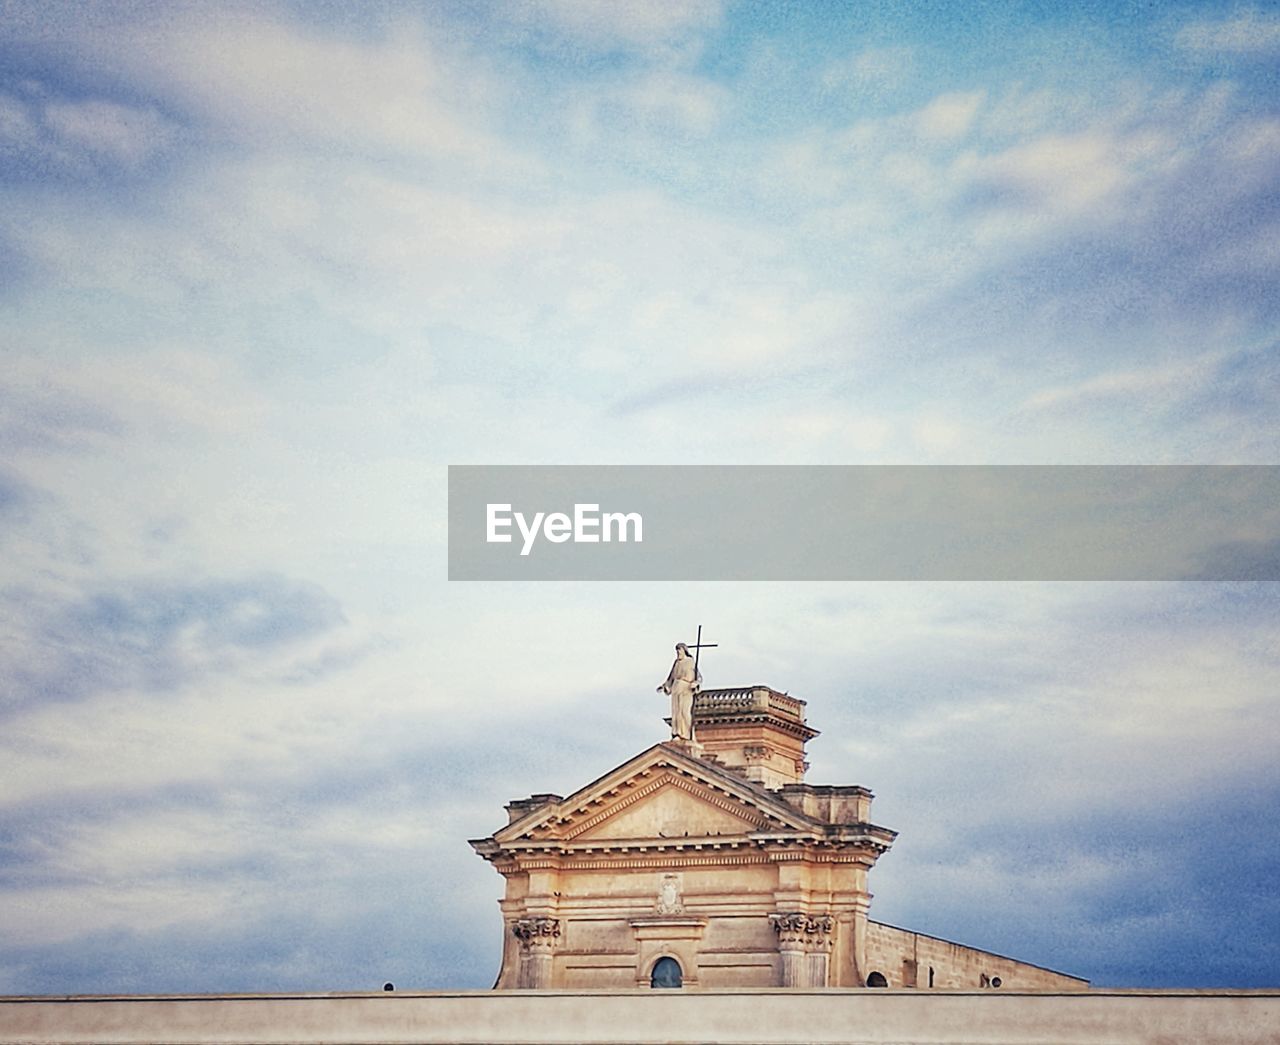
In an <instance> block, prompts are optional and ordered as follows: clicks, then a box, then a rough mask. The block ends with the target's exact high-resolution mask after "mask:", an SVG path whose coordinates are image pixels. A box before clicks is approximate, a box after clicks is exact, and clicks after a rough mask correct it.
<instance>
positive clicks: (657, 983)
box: [649, 958, 684, 988]
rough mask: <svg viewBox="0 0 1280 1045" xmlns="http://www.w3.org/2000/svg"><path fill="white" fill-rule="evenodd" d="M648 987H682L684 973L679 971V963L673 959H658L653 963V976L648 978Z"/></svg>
mask: <svg viewBox="0 0 1280 1045" xmlns="http://www.w3.org/2000/svg"><path fill="white" fill-rule="evenodd" d="M649 986H650V987H655V988H663V987H682V986H684V973H682V972H681V971H680V963H679V962H678V961H676V960H675V959H674V958H659V959H658V960H657V961H656V962H654V963H653V975H652V976H651V977H650V978H649Z"/></svg>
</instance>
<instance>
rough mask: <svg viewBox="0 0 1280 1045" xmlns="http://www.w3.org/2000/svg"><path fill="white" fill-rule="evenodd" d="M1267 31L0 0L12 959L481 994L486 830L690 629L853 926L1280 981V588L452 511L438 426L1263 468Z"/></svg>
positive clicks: (631, 720) (835, 457) (1, 743)
mask: <svg viewBox="0 0 1280 1045" xmlns="http://www.w3.org/2000/svg"><path fill="white" fill-rule="evenodd" d="M1278 78H1280V13H1277V11H1276V9H1275V8H1274V7H1269V6H1259V7H1255V6H1248V5H1234V4H1223V5H1213V4H1205V3H1195V4H1162V3H1141V4H1138V3H1114V4H1105V3H1083V4H1075V5H1059V4H1013V3H1010V4H993V3H965V4H958V3H957V4H943V3H923V2H922V3H917V4H909V3H894V4H890V3H875V2H867V3H859V4H836V3H817V2H815V3H805V4H789V3H747V2H743V3H725V4H721V3H717V2H714V0H670V2H664V3H662V4H653V5H648V4H632V3H626V2H619V3H611V4H605V3H601V2H597V0H522V2H516V0H513V2H511V3H506V4H473V3H448V2H441V3H432V4H407V3H367V4H360V5H346V4H339V3H306V4H304V3H287V2H274V3H273V2H260V3H253V4H245V5H239V4H235V3H219V4H188V3H181V2H173V3H168V2H166V3H142V2H139V3H115V4H108V3H92V4H79V3H58V2H49V0H45V2H40V3H29V2H27V0H0V315H2V323H3V326H2V327H0V329H2V330H3V341H2V345H3V347H2V349H0V351H2V352H3V366H2V367H0V722H2V726H0V926H2V927H3V930H2V931H0V993H4V994H46V993H57V994H64V993H111V992H173V991H181V992H187V991H199V992H205V991H210V992H216V991H243V990H266V991H299V990H304V991H326V990H365V989H379V988H380V987H381V985H382V984H383V983H384V982H386V981H392V982H394V983H395V984H396V985H397V986H398V987H403V988H487V987H488V986H490V985H491V984H492V982H493V978H494V976H495V975H496V972H497V968H498V961H499V956H500V951H501V934H502V925H501V918H500V915H499V912H498V908H497V904H496V900H497V899H498V897H499V896H500V895H501V892H502V880H501V878H500V877H499V876H498V875H497V874H496V873H495V872H494V871H493V870H492V869H491V868H490V867H489V866H488V865H486V864H485V863H484V862H483V861H481V860H480V859H479V858H478V857H476V856H475V855H474V853H473V852H472V851H471V849H470V848H469V846H468V845H467V842H466V840H467V839H469V838H478V837H483V836H485V835H488V834H491V833H492V832H493V831H494V830H496V829H497V828H498V827H500V826H501V825H502V824H503V822H504V821H505V814H504V812H503V808H502V807H503V805H504V803H506V802H508V801H509V800H511V799H512V798H516V797H520V796H524V795H528V794H530V793H533V792H548V791H550V792H558V793H561V794H568V793H570V792H572V791H573V790H575V789H576V788H577V787H579V786H581V785H583V784H585V783H587V782H589V781H591V780H593V779H594V778H596V777H597V776H599V775H601V774H602V773H604V772H606V771H607V770H609V769H610V768H612V767H613V766H614V765H616V764H618V763H620V762H622V761H624V760H625V759H626V758H628V757H630V756H631V755H633V754H636V753H637V752H639V751H642V750H644V749H645V748H647V747H649V746H650V745H651V744H653V743H656V742H658V741H660V740H662V739H664V738H665V736H666V727H665V725H664V724H663V721H662V716H663V715H664V714H665V713H666V710H667V709H666V706H665V698H663V697H661V696H660V695H658V694H655V693H654V687H655V685H656V684H657V683H658V682H660V681H661V680H662V679H663V678H664V677H665V675H666V672H667V669H668V667H669V663H670V657H671V652H670V651H671V647H672V644H673V643H674V642H675V641H678V640H691V639H692V637H693V633H694V630H695V629H696V627H697V625H698V624H702V625H703V626H704V627H705V629H706V639H707V641H711V642H718V643H719V646H718V648H717V649H715V650H711V651H708V654H707V656H706V657H705V658H704V660H703V664H702V667H703V674H704V676H705V679H706V684H707V685H708V686H734V685H747V684H756V683H762V684H768V685H772V686H774V687H776V688H778V689H781V690H788V691H790V692H791V693H792V694H793V695H796V696H799V697H801V698H803V699H805V700H807V701H808V712H809V720H810V723H811V724H812V725H813V726H815V727H816V728H818V729H820V730H821V731H822V735H821V736H820V737H818V738H817V739H816V740H814V741H813V742H812V743H811V744H810V745H809V752H810V761H811V763H812V769H811V770H810V773H809V780H810V781H812V782H815V783H834V784H861V785H864V786H866V787H869V788H871V789H872V790H873V791H874V792H875V793H876V794H877V796H878V797H877V799H876V801H875V804H874V805H873V819H875V821H876V822H877V823H880V824H883V825H885V826H887V827H890V828H893V829H895V830H897V831H899V832H900V835H899V838H898V840H897V842H896V843H895V845H894V847H893V849H892V850H891V851H890V852H889V853H888V854H887V855H885V856H884V857H883V858H882V859H881V861H880V863H879V864H878V865H877V867H876V869H875V870H874V871H873V872H872V875H871V888H872V891H873V892H874V894H875V900H874V901H873V903H872V909H871V916H872V917H873V918H877V919H879V920H882V921H887V922H890V923H892V924H895V925H900V926H905V927H907V928H910V929H914V930H918V931H922V932H926V933H930V934H932V935H936V936H941V937H944V938H947V939H953V940H957V941H960V942H962V943H965V944H968V945H971V946H976V947H981V948H985V949H988V950H992V951H996V952H998V953H1002V954H1007V955H1011V956H1013V957H1016V958H1019V959H1023V960H1026V961H1031V962H1035V963H1037V964H1040V965H1045V966H1049V967H1051V968H1055V969H1060V970H1063V971H1065V972H1069V973H1072V974H1074V975H1078V976H1084V977H1087V978H1089V979H1090V980H1092V981H1093V982H1094V983H1095V984H1097V985H1099V986H1142V987H1147V986H1151V987H1174V986H1204V987H1259V986H1271V987H1274V986H1277V985H1280V899H1278V897H1277V893H1276V889H1275V882H1276V877H1277V871H1278V870H1280V868H1277V863H1278V862H1280V861H1278V859H1277V855H1276V854H1277V853H1280V821H1277V819H1276V817H1275V816H1274V810H1275V809H1276V808H1277V804H1278V803H1280V768H1278V767H1280V759H1278V758H1277V757H1276V756H1277V740H1278V738H1280V709H1278V707H1277V679H1278V678H1280V674H1278V672H1277V668H1278V667H1280V641H1277V640H1278V638H1280V627H1278V625H1280V593H1278V591H1277V587H1276V585H1273V584H1266V583H1258V584H1243V583H1240V584H1226V583H1221V584H1220V583H1208V582H1200V583H1185V584H1182V583H1151V584H1136V583H1131V584H1122V583H1081V584H1048V583H1044V584H1033V583H988V584H980V583H964V584H942V583H938V584H926V583H910V584H908V583H902V584H893V583H881V584H835V583H795V584H785V583H736V584H727V583H720V584H714V583H693V582H690V583H688V584H683V585H681V584H661V583H627V584H623V583H594V584H592V583H577V584H574V583H552V582H546V583H526V584H518V583H511V584H498V583H460V582H453V583H450V582H449V581H448V580H447V570H446V551H447V548H446V533H445V526H446V475H447V473H446V469H447V466H448V465H450V464H605V465H608V464H619V465H621V464H1043V465H1053V464H1167V463H1183V464H1275V463H1280V460H1278V457H1280V425H1278V424H1277V423H1276V418H1277V416H1278V411H1280V355H1278V351H1277V350H1278V348H1280V293H1277V276H1278V275H1280V247H1278V245H1280V79H1278ZM796 510H809V507H808V506H800V507H797V509H796ZM725 525H726V526H731V525H732V520H731V519H726V521H725ZM1153 539H1158V535H1157V537H1156V538H1153Z"/></svg>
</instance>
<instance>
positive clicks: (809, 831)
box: [471, 661, 1088, 990]
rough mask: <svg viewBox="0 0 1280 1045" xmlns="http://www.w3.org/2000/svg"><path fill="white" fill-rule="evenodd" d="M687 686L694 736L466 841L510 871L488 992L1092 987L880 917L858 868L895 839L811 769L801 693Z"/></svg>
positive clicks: (867, 795)
mask: <svg viewBox="0 0 1280 1045" xmlns="http://www.w3.org/2000/svg"><path fill="white" fill-rule="evenodd" d="M679 663H680V662H679V661H677V664H679ZM675 670H676V669H673V673H674V672H675ZM668 681H669V683H670V681H671V680H668ZM696 681H700V679H699V680H696ZM692 689H693V691H694V693H693V697H692V715H691V719H692V728H688V727H686V729H685V732H686V733H687V734H689V735H686V736H675V737H673V738H672V740H670V741H669V742H666V743H661V744H655V745H654V746H653V747H651V748H649V749H648V750H646V751H642V752H640V753H639V754H638V755H636V756H635V757H633V758H631V759H629V760H628V761H626V762H624V763H623V764H622V765H620V766H618V767H616V768H615V769H613V770H611V771H610V772H608V773H606V774H605V775H604V776H602V777H600V778H598V779H597V780H594V781H592V782H591V783H589V784H587V785H586V786H585V787H583V788H581V789H579V790H578V791H576V792H574V793H573V794H572V795H569V796H567V797H562V796H560V795H553V794H535V795H532V796H531V797H529V798H524V799H518V800H515V801H512V802H511V803H509V804H508V806H507V812H508V823H507V825H506V826H505V827H503V828H501V829H500V830H498V831H496V832H495V833H494V834H493V835H491V836H490V837H488V838H484V839H477V840H474V841H472V843H471V845H472V846H473V847H474V848H475V850H476V852H477V853H478V854H479V855H480V856H481V857H483V858H484V859H485V860H487V861H489V862H490V863H491V864H492V865H493V867H494V868H495V870H497V871H498V873H500V874H501V875H502V876H503V877H504V879H505V880H506V892H505V896H504V898H503V899H502V901H501V909H502V915H503V922H504V946H503V953H502V965H501V969H500V971H499V974H498V979H497V983H496V984H495V986H496V987H497V988H498V989H600V990H617V989H626V988H636V987H685V988H704V989H715V988H732V987H792V988H810V989H811V988H822V987H898V988H904V987H905V988H917V989H925V990H927V989H930V988H933V989H947V988H951V989H974V988H980V987H989V988H993V989H999V988H1001V987H1007V988H1013V989H1017V990H1064V989H1065V990H1078V989H1083V988H1085V987H1087V986H1088V984H1087V982H1086V981H1084V980H1081V979H1079V978H1077V977H1073V976H1068V975H1066V974H1063V973H1057V972H1052V971H1050V970H1047V969H1042V968H1039V967H1037V966H1034V965H1030V964H1027V963H1024V962H1018V961H1014V960H1013V959H1009V958H1004V957H1001V956H999V955H995V954H990V953H988V952H985V951H980V950H976V949H974V948H969V947H964V946H962V945H960V944H956V943H951V942H949V941H946V940H941V939H938V938H935V937H931V936H927V935H924V934H921V933H914V932H910V931H908V930H905V929H899V928H896V927H894V926H889V925H884V924H881V923H878V922H875V921H872V920H871V919H870V918H869V911H870V904H871V893H870V891H869V889H868V874H869V872H870V871H871V869H872V867H874V866H875V863H876V861H877V860H878V859H879V857H880V856H881V855H882V854H884V853H885V852H886V851H887V850H888V849H889V847H890V846H891V845H892V844H893V841H894V838H895V837H896V835H895V832H893V831H891V830H889V829H888V828H885V827H881V826H878V825H876V824H875V823H873V822H872V820H871V802H872V794H871V792H870V791H868V790H867V789H866V788H864V787H861V786H857V785H843V786H832V785H815V784H810V783H807V782H806V781H805V772H806V770H807V769H808V764H807V763H806V761H805V745H806V744H807V743H808V741H809V740H811V739H812V738H813V737H815V736H816V735H817V731H816V730H814V729H812V728H810V727H809V726H808V724H807V723H806V721H805V702H804V701H802V700H798V699H796V698H795V697H791V696H789V695H787V694H784V693H779V692H777V691H776V690H774V689H771V688H770V687H768V686H750V687H745V688H738V689H714V690H704V691H701V692H697V688H696V684H695V685H694V686H693V687H692ZM668 691H669V690H668ZM677 699H678V694H673V718H672V722H673V728H674V727H675V726H676V724H677V723H679V722H680V721H681V720H682V719H683V720H686V721H687V720H688V717H689V716H688V715H687V714H686V715H681V714H680V712H679V709H678V707H677ZM685 699H686V700H687V699H688V696H687V695H686V696H685Z"/></svg>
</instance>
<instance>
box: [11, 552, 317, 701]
mask: <svg viewBox="0 0 1280 1045" xmlns="http://www.w3.org/2000/svg"><path fill="white" fill-rule="evenodd" d="M7 601H8V603H9V605H10V606H11V607H14V608H15V609H20V612H18V613H17V614H16V616H15V618H14V620H15V621H16V620H21V621H22V622H23V624H22V625H21V626H17V625H11V626H10V628H9V629H8V630H7V631H8V633H7V634H6V635H5V636H4V638H5V646H6V647H8V649H7V654H6V657H5V660H6V665H5V669H4V671H5V675H6V677H7V678H8V680H9V681H8V686H7V690H8V699H7V701H6V705H7V707H6V708H5V710H6V711H8V712H10V713H12V712H13V711H15V710H17V709H20V708H23V707H29V706H31V705H33V704H38V703H43V702H46V701H54V702H63V701H76V700H83V699H85V698H86V697H88V696H91V695H93V694H97V693H103V692H111V691H119V690H124V691H132V692H137V691H143V692H147V691H150V692H153V693H154V692H164V691H167V690H174V689H180V688H182V687H183V686H185V685H187V684H188V683H189V682H191V681H192V680H193V679H195V678H197V677H199V676H200V675H203V674H206V673H208V672H219V671H227V670H229V669H231V668H232V667H233V666H234V665H235V664H236V662H237V661H238V660H240V659H242V658H243V657H244V656H246V655H249V654H256V653H257V652H258V651H262V650H271V649H273V648H276V647H280V646H285V645H288V644H290V643H294V642H297V641H298V640H300V639H304V638H309V637H311V636H314V635H316V634H318V633H320V632H322V631H325V630H328V629H330V628H333V627H335V626H336V625H338V624H339V623H341V622H342V615H341V613H340V611H339V610H338V607H337V605H336V603H334V601H333V600H332V599H330V598H329V597H328V596H326V595H324V594H323V593H322V592H319V591H316V590H314V589H313V588H310V587H308V586H305V585H300V584H297V583H294V582H289V581H287V580H285V579H284V578H281V577H272V576H263V577H259V578H253V579H249V580H243V581H208V582H204V583H198V584H189V583H188V584H182V583H176V582H167V583H162V582H133V583H130V584H127V585H125V586H123V587H121V588H118V589H115V590H111V589H107V590H102V591H98V592H91V593H86V594H85V596H84V597H83V598H81V599H79V600H77V601H75V602H71V603H59V602H56V601H53V600H51V599H50V598H49V597H47V596H42V595H39V594H35V593H24V592H22V591H12V590H11V591H10V592H9V593H8V597H7Z"/></svg>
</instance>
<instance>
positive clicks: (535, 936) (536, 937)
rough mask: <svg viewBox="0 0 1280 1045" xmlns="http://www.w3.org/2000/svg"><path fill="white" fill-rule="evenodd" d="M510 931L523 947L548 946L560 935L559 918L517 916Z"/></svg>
mask: <svg viewBox="0 0 1280 1045" xmlns="http://www.w3.org/2000/svg"><path fill="white" fill-rule="evenodd" d="M511 931H512V933H514V934H515V936H516V939H518V940H519V941H520V943H521V944H522V945H523V946H525V947H550V946H552V945H553V944H554V943H555V942H556V940H557V939H559V937H560V919H559V918H519V919H517V920H516V922H515V924H514V925H512V926H511Z"/></svg>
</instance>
